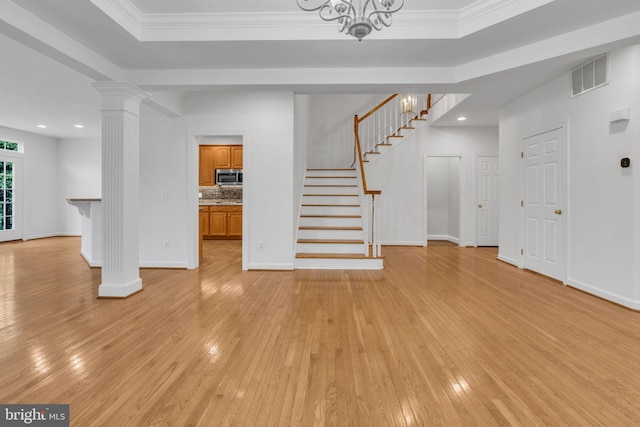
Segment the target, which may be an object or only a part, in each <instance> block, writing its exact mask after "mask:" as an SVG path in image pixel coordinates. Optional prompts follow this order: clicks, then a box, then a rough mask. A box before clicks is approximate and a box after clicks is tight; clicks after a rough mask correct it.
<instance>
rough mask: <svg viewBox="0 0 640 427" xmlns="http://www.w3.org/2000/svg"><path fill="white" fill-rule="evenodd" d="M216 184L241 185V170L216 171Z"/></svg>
mask: <svg viewBox="0 0 640 427" xmlns="http://www.w3.org/2000/svg"><path fill="white" fill-rule="evenodd" d="M216 184H218V185H242V169H216Z"/></svg>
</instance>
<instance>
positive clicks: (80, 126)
mask: <svg viewBox="0 0 640 427" xmlns="http://www.w3.org/2000/svg"><path fill="white" fill-rule="evenodd" d="M73 127H74V128H78V129H84V125H73Z"/></svg>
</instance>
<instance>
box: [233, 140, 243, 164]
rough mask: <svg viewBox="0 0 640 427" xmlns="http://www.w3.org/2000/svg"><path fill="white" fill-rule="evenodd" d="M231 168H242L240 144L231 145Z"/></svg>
mask: <svg viewBox="0 0 640 427" xmlns="http://www.w3.org/2000/svg"><path fill="white" fill-rule="evenodd" d="M231 169H242V145H232V146H231Z"/></svg>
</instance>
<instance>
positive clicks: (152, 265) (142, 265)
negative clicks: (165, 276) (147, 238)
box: [140, 261, 188, 270]
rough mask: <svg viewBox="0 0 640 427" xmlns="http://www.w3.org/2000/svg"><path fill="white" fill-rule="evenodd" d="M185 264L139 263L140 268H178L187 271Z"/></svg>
mask: <svg viewBox="0 0 640 427" xmlns="http://www.w3.org/2000/svg"><path fill="white" fill-rule="evenodd" d="M187 265H188V264H187V262H186V261H185V262H151V261H147V262H145V261H140V268H180V269H184V270H186V269H187Z"/></svg>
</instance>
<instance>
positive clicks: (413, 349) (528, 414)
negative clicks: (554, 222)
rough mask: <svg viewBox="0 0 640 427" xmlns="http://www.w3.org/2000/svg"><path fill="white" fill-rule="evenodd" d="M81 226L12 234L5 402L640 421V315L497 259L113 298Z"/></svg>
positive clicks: (1, 280) (2, 370)
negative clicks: (42, 235) (58, 234)
mask: <svg viewBox="0 0 640 427" xmlns="http://www.w3.org/2000/svg"><path fill="white" fill-rule="evenodd" d="M79 252H80V242H79V239H78V238H75V237H65V238H51V239H41V240H33V241H28V242H9V243H2V244H0V268H1V269H2V274H1V275H0V349H1V351H0V402H1V403H69V404H70V405H71V418H72V419H71V425H79V426H113V425H118V426H136V427H137V426H147V425H171V426H187V425H201V426H210V425H238V426H245V425H247V426H248V425H251V426H283V425H290V426H300V425H304V426H306V425H309V426H310V425H313V426H330V425H353V426H360V425H363V426H385V427H386V426H409V425H428V426H477V425H486V426H493V425H496V426H499V425H533V426H542V425H554V426H576V425H608V426H609V425H611V426H618V425H620V426H622V425H640V406H639V405H638V402H639V401H640V313H638V312H634V311H631V310H627V309H625V308H623V307H620V306H617V305H614V304H611V303H608V302H606V301H603V300H601V299H598V298H595V297H593V296H590V295H588V294H585V293H583V292H580V291H577V290H574V289H571V288H568V287H565V286H563V285H561V284H559V283H558V282H556V281H553V280H550V279H547V278H544V277H542V276H540V275H537V274H533V273H531V272H528V271H523V270H519V269H517V268H514V267H512V266H509V265H507V264H504V263H502V262H499V261H497V260H496V250H495V249H494V248H460V247H457V246H451V245H430V246H429V247H426V248H419V247H385V249H384V252H385V269H384V270H382V271H355V270H354V271H350V270H343V271H340V270H316V271H312V270H300V271H294V272H292V271H284V272H283V271H278V272H275V271H274V272H265V271H255V272H254V271H248V272H247V271H244V272H243V271H242V270H241V259H240V258H241V252H242V247H241V242H240V241H216V240H211V241H205V242H204V255H205V257H204V259H203V261H202V264H201V266H200V268H199V269H197V270H157V269H143V270H141V277H142V280H143V286H144V291H143V292H141V293H139V294H136V295H134V296H132V297H131V298H128V299H126V300H117V301H116V300H99V299H97V289H98V286H99V284H100V269H91V268H89V267H88V266H87V265H86V263H85V262H84V261H83V259H82V257H81V256H80V254H79Z"/></svg>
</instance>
